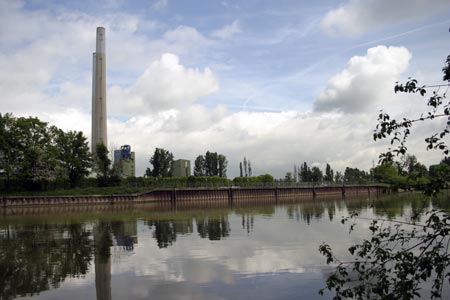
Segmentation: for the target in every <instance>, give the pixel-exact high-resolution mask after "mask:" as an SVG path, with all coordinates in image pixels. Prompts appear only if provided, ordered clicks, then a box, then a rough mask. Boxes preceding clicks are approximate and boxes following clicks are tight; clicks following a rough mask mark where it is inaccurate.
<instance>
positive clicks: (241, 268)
mask: <svg viewBox="0 0 450 300" xmlns="http://www.w3.org/2000/svg"><path fill="white" fill-rule="evenodd" d="M372 204H375V207H373V206H372ZM433 206H441V207H444V208H446V207H448V206H449V205H448V203H447V202H440V203H437V202H430V201H428V200H425V199H422V197H412V196H408V197H402V198H395V199H394V198H392V199H391V198H380V199H373V198H372V199H367V198H363V199H352V200H350V199H347V200H345V201H343V200H341V199H338V200H330V199H327V200H320V199H318V200H316V201H315V202H303V203H292V204H284V205H272V204H265V205H262V206H261V205H259V206H248V207H233V208H204V209H198V208H196V209H190V208H189V207H188V206H186V207H183V208H181V207H178V208H176V209H168V210H163V209H160V210H159V211H155V209H154V208H149V207H146V206H134V207H131V208H128V209H125V208H124V209H120V208H119V207H106V208H105V207H101V209H102V211H100V212H99V211H96V210H97V209H98V207H86V208H84V209H81V208H79V207H78V208H76V209H75V208H54V209H50V210H48V211H46V210H39V212H38V213H37V212H36V209H31V208H29V209H25V208H23V209H15V210H7V211H5V210H3V211H0V212H1V213H2V214H3V215H2V216H0V293H1V294H0V299H15V298H20V299H65V300H71V299H99V300H100V299H102V300H108V299H234V300H238V299H330V298H331V295H329V294H328V295H325V296H319V295H318V290H319V289H320V288H323V287H324V281H325V279H326V277H327V275H328V274H329V273H330V272H331V269H330V267H328V266H326V264H325V259H324V257H323V256H321V255H320V254H319V252H318V247H319V245H320V244H321V243H322V242H327V243H329V244H330V245H331V246H332V248H333V250H334V251H335V253H336V254H337V255H338V256H340V257H346V256H347V253H348V252H347V249H348V247H349V246H350V245H351V244H352V243H355V242H358V241H360V240H361V239H362V238H364V237H366V236H367V233H368V230H367V227H368V224H369V221H365V220H359V221H358V226H357V230H356V231H355V232H353V233H352V234H351V235H349V233H348V225H342V224H341V222H340V221H341V217H342V216H346V215H348V212H349V211H358V212H359V213H360V215H361V216H363V217H368V218H374V217H383V218H394V219H399V220H406V221H410V220H411V219H413V220H418V221H419V220H420V218H421V214H422V213H423V211H424V210H426V209H429V208H431V207H433ZM72 210H76V211H80V210H82V211H84V212H82V213H80V212H77V213H75V212H71V211H72Z"/></svg>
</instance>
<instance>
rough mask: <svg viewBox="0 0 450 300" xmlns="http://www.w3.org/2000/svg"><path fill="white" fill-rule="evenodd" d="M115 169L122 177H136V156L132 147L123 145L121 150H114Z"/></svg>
mask: <svg viewBox="0 0 450 300" xmlns="http://www.w3.org/2000/svg"><path fill="white" fill-rule="evenodd" d="M114 167H115V168H116V170H117V173H118V174H119V176H120V177H123V178H126V177H135V176H136V164H135V154H134V152H131V147H130V145H123V146H122V147H120V150H114Z"/></svg>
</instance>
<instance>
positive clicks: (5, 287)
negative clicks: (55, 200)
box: [0, 224, 92, 299]
mask: <svg viewBox="0 0 450 300" xmlns="http://www.w3.org/2000/svg"><path fill="white" fill-rule="evenodd" d="M2 233H3V234H1V235H0V290H1V291H2V292H1V297H0V298H1V299H14V298H16V297H18V296H24V295H27V294H28V295H33V294H39V292H41V291H45V290H48V289H50V288H56V287H59V285H60V283H61V282H62V281H64V279H65V278H66V277H78V276H80V275H85V274H86V273H87V271H88V269H89V265H90V262H91V260H92V240H91V239H90V232H89V230H87V229H86V226H85V225H84V224H58V225H55V224H52V225H48V224H35V225H16V226H11V225H10V226H8V227H7V228H6V229H5V230H2Z"/></svg>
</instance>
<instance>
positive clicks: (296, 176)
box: [294, 165, 298, 182]
mask: <svg viewBox="0 0 450 300" xmlns="http://www.w3.org/2000/svg"><path fill="white" fill-rule="evenodd" d="M294 181H295V182H298V170H297V165H294Z"/></svg>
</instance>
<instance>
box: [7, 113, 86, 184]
mask: <svg viewBox="0 0 450 300" xmlns="http://www.w3.org/2000/svg"><path fill="white" fill-rule="evenodd" d="M71 147H72V148H73V149H72V150H69V148H71ZM87 147H88V146H87V140H86V138H85V137H84V136H83V134H82V133H81V132H73V131H72V132H67V133H65V132H63V131H62V130H60V129H58V128H56V127H54V126H49V125H48V124H47V123H45V122H42V121H40V120H39V119H38V118H32V117H28V118H24V117H20V118H16V117H14V116H13V115H12V114H10V113H7V114H4V115H1V114H0V170H1V173H2V175H3V177H4V178H5V179H6V190H7V191H9V190H11V189H13V188H15V189H27V190H44V189H46V188H47V186H48V185H49V184H50V183H51V182H53V181H55V180H57V179H58V178H60V177H68V178H71V182H72V184H73V185H76V184H77V182H79V180H81V178H83V177H84V176H86V175H87V172H88V170H89V168H90V166H91V162H90V159H89V152H88V148H87ZM71 151H72V152H71Z"/></svg>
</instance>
